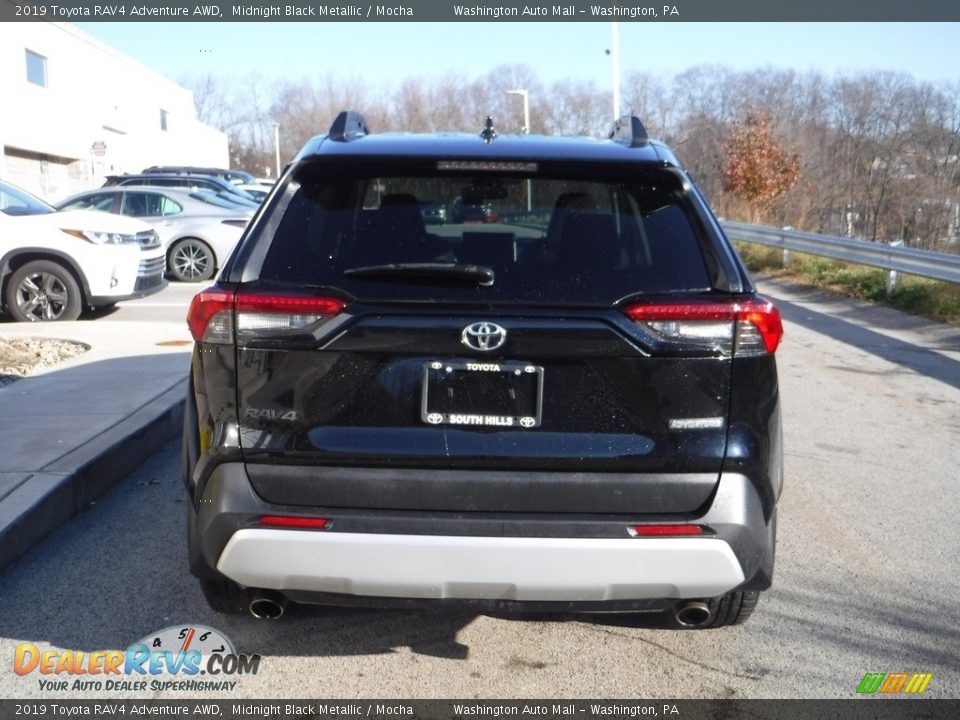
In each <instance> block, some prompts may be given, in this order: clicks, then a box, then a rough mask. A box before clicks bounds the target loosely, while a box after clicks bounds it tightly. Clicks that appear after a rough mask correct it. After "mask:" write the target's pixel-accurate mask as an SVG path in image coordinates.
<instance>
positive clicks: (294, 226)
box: [260, 163, 710, 304]
mask: <svg viewBox="0 0 960 720" xmlns="http://www.w3.org/2000/svg"><path fill="white" fill-rule="evenodd" d="M337 169H339V171H337ZM317 175H319V177H317ZM596 175H597V173H594V174H593V176H592V177H590V179H589V180H582V179H579V177H580V176H579V175H578V174H577V173H575V172H572V173H571V174H570V175H568V176H562V175H555V174H553V173H550V174H547V173H544V174H542V175H533V176H531V177H529V178H528V177H524V176H521V175H518V174H511V175H502V176H501V175H495V174H489V175H487V174H484V175H481V176H477V177H472V176H469V175H464V174H459V175H458V174H449V175H443V174H440V173H437V172H434V173H433V174H432V175H423V174H420V175H413V174H410V175H389V176H372V175H368V174H364V173H363V172H362V169H359V168H345V167H342V166H338V165H337V164H333V163H331V164H329V166H328V167H326V168H324V169H321V170H316V169H314V170H313V171H312V172H308V171H304V172H303V173H301V178H300V180H301V182H300V184H299V185H295V186H294V187H295V189H294V190H293V191H292V193H291V191H290V190H288V197H289V202H288V204H287V205H286V207H285V208H284V207H283V206H281V207H280V209H279V210H278V211H279V212H282V213H283V216H282V218H281V220H280V223H279V226H278V228H277V231H276V233H275V235H274V237H273V240H272V243H271V244H270V248H269V250H268V252H267V254H266V257H265V259H264V263H263V266H262V268H261V274H260V275H261V278H262V279H263V280H267V281H272V282H278V283H285V284H286V283H290V284H297V285H314V286H334V287H339V288H343V289H344V290H346V291H348V292H350V293H351V294H353V295H355V296H357V297H371V298H381V299H383V298H387V297H400V296H403V297H414V298H416V297H422V298H437V297H439V298H444V299H451V300H456V299H467V298H470V299H485V300H486V299H488V300H491V301H503V302H543V303H553V302H560V301H563V302H581V303H585V304H595V303H604V304H608V303H610V302H613V301H615V300H618V299H620V298H623V297H625V296H627V295H631V294H635V293H662V292H676V291H698V290H706V289H708V288H709V287H710V281H709V277H708V273H707V269H706V267H705V264H704V260H703V254H702V252H701V249H700V239H699V235H698V230H697V229H696V227H695V226H694V225H692V224H691V220H690V212H689V209H688V206H687V200H686V199H685V197H684V195H683V193H682V191H681V190H680V187H679V181H678V180H677V179H676V178H675V177H674V176H673V175H670V174H668V173H662V172H661V173H656V174H655V175H652V176H650V177H642V176H640V175H638V174H637V173H636V172H633V173H632V174H631V176H630V178H629V179H627V180H621V179H619V178H616V177H614V178H610V179H606V178H603V177H602V176H601V177H599V178H598V177H596ZM431 262H437V263H452V262H456V263H464V264H475V265H483V266H486V267H489V268H491V269H492V270H493V271H494V273H495V277H496V279H495V282H494V284H493V286H491V287H489V288H482V289H478V288H475V287H470V286H469V285H468V284H467V285H465V284H460V285H457V284H455V283H453V284H450V285H449V286H448V287H444V288H438V286H437V283H435V282H434V283H432V284H431V283H430V282H424V281H420V282H419V283H418V282H416V281H410V280H409V279H407V280H404V281H403V282H402V283H401V282H399V281H397V280H396V279H394V280H392V281H391V280H385V279H383V278H382V277H381V278H371V277H365V278H363V279H359V278H356V277H350V278H346V277H344V275H343V273H344V271H345V270H348V269H355V268H359V267H368V266H373V265H383V264H396V263H431ZM401 286H402V287H401Z"/></svg>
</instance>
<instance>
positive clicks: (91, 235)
mask: <svg viewBox="0 0 960 720" xmlns="http://www.w3.org/2000/svg"><path fill="white" fill-rule="evenodd" d="M61 230H63V231H64V232H65V233H66V234H67V235H73V236H74V237H77V238H80V239H81V240H86V241H87V242H91V243H93V244H94V245H121V244H123V243H135V242H137V236H136V235H128V234H126V233H112V232H97V231H96V230H68V229H66V228H61Z"/></svg>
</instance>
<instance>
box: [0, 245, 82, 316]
mask: <svg viewBox="0 0 960 720" xmlns="http://www.w3.org/2000/svg"><path fill="white" fill-rule="evenodd" d="M6 300H7V311H8V312H9V313H10V315H11V317H13V319H14V320H17V321H19V322H51V321H55V320H76V319H77V318H78V317H80V311H81V310H82V308H83V303H82V298H81V294H80V286H79V285H78V284H77V281H76V278H74V277H73V275H72V274H71V273H70V271H69V270H67V269H66V268H65V267H63V265H60V264H58V263H55V262H53V261H51V260H34V261H32V262H28V263H27V264H26V265H24V266H23V267H21V268H20V269H19V270H17V271H16V272H14V273H13V275H11V276H10V281H9V282H8V283H7V298H6Z"/></svg>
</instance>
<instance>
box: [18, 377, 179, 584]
mask: <svg viewBox="0 0 960 720" xmlns="http://www.w3.org/2000/svg"><path fill="white" fill-rule="evenodd" d="M186 394H187V379H186V378H184V379H183V380H179V381H177V382H176V384H174V385H173V386H171V387H169V388H167V389H166V390H165V391H163V392H161V393H160V394H159V395H157V396H156V397H154V398H153V399H151V400H149V401H148V402H146V403H145V404H143V405H142V406H140V407H139V408H138V409H137V410H135V411H134V412H133V413H131V414H130V415H127V416H125V417H124V418H122V419H121V420H119V421H118V422H117V423H116V424H114V425H112V426H111V427H110V428H108V429H107V430H106V431H105V432H102V433H100V434H99V435H98V436H97V437H95V438H94V439H93V440H91V441H89V442H87V443H85V444H83V445H82V446H81V447H79V448H77V449H75V450H73V451H71V452H69V453H67V454H66V455H64V456H62V457H60V458H58V459H56V460H55V461H53V462H52V463H50V464H49V465H47V466H45V467H43V468H42V469H41V470H39V471H38V472H35V473H33V474H32V476H31V477H29V478H28V479H27V480H26V481H25V482H23V483H21V484H20V485H19V487H17V489H16V490H14V491H13V493H11V495H10V496H8V497H7V498H6V499H5V502H4V508H3V509H0V573H2V572H3V569H4V568H6V567H7V566H8V565H10V564H11V563H12V562H14V561H15V560H16V559H17V558H19V557H20V556H22V555H23V554H24V553H26V552H27V551H28V550H29V549H30V548H32V547H33V546H34V545H36V544H37V543H39V542H40V541H41V540H43V539H44V538H45V537H46V536H47V535H49V534H50V533H51V532H53V531H54V530H55V529H56V528H58V527H59V526H60V525H61V524H63V523H64V522H66V521H67V520H69V519H70V518H71V517H73V516H74V515H76V514H77V513H79V512H81V511H83V510H85V509H87V508H88V507H89V506H90V505H91V504H92V503H93V502H94V501H95V500H96V498H98V497H99V496H100V495H102V494H103V493H104V492H105V491H106V490H107V489H108V488H110V487H111V486H112V485H113V484H114V483H115V482H117V481H118V480H120V479H121V478H123V477H125V476H126V475H127V474H128V473H129V472H130V471H132V470H133V469H134V468H136V467H137V466H138V465H139V464H140V463H141V462H142V461H143V460H144V458H146V457H148V456H150V455H151V454H153V453H154V452H156V451H157V450H159V449H160V448H161V447H162V446H163V445H164V444H166V443H167V442H169V441H170V440H172V439H173V438H175V437H177V436H178V435H179V434H180V431H181V428H182V426H183V406H184V400H185V398H186Z"/></svg>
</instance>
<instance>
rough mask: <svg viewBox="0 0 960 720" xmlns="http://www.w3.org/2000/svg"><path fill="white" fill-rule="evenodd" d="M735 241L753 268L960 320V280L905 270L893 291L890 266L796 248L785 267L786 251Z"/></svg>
mask: <svg viewBox="0 0 960 720" xmlns="http://www.w3.org/2000/svg"><path fill="white" fill-rule="evenodd" d="M734 245H735V246H736V248H737V252H738V253H739V254H740V257H741V258H742V259H743V262H744V263H745V264H746V266H747V267H748V268H749V269H750V270H751V271H752V272H763V273H766V274H769V275H773V276H776V277H786V278H790V279H791V280H794V281H797V282H801V283H804V284H806V285H812V286H813V287H818V288H823V289H824V290H832V291H833V292H838V293H841V294H843V295H847V296H848V297H854V298H857V299H860V300H869V301H870V302H874V303H877V304H879V305H886V306H887V307H892V308H896V309H897V310H902V311H903V312H907V313H910V314H911V315H919V316H921V317H925V318H929V319H931V320H936V321H937V322H944V323H950V324H952V325H960V285H957V284H955V283H948V282H940V281H938V280H929V279H927V278H921V277H916V276H915V275H904V274H903V273H901V274H900V275H899V276H898V278H897V287H896V289H895V290H894V291H893V293H891V294H890V295H889V296H888V295H887V271H886V270H881V269H880V268H873V267H869V266H867V265H854V264H851V263H845V262H840V261H839V260H831V259H829V258H824V257H819V256H816V255H805V254H803V253H796V252H791V253H790V259H789V262H788V263H787V266H786V267H784V266H783V251H782V250H778V249H777V248H771V247H767V246H765V245H756V244H754V243H745V242H735V243H734Z"/></svg>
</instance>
